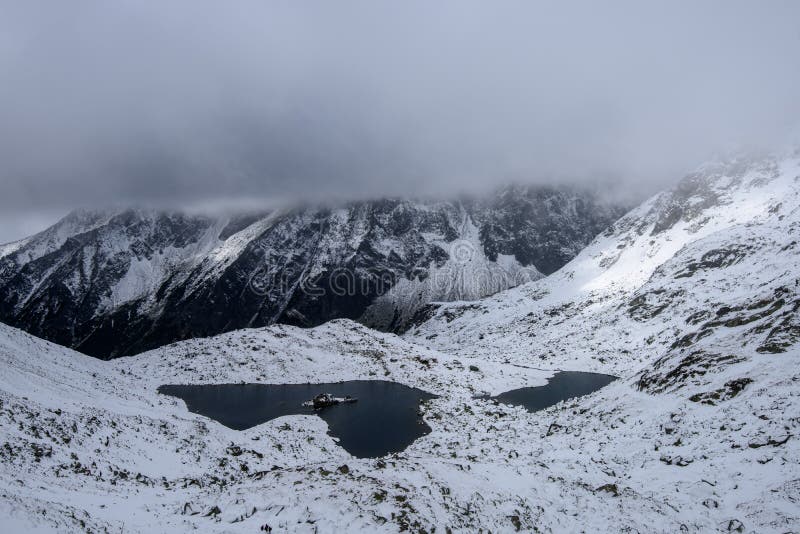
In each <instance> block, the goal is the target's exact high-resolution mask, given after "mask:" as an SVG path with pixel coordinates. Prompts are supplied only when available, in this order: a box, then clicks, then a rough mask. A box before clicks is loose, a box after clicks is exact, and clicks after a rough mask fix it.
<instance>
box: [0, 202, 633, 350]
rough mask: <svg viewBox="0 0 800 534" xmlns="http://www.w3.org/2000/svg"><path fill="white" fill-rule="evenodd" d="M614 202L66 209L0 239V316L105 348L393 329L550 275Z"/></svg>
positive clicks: (67, 341) (608, 217)
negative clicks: (231, 335) (31, 230)
mask: <svg viewBox="0 0 800 534" xmlns="http://www.w3.org/2000/svg"><path fill="white" fill-rule="evenodd" d="M621 211H622V210H621V209H620V208H618V207H616V206H611V205H607V204H604V203H602V202H598V201H597V200H596V199H595V198H594V197H593V196H592V195H590V194H588V193H586V192H581V191H575V190H567V189H552V188H534V187H509V188H505V189H503V190H500V191H498V192H497V194H495V195H492V196H490V197H488V198H481V199H466V200H461V201H453V202H445V201H439V202H433V201H428V202H421V201H408V200H396V199H395V200H377V201H364V202H354V203H351V204H347V205H344V206H337V207H303V208H299V207H295V208H291V209H284V210H273V211H270V212H264V213H247V214H240V215H237V216H233V217H207V216H199V215H187V214H183V213H162V212H156V211H147V210H126V211H120V212H84V211H82V212H75V213H72V214H70V215H69V216H67V217H66V218H65V219H63V220H62V221H60V222H59V223H57V224H56V225H54V226H53V227H51V228H49V229H47V230H45V231H44V232H42V233H40V234H37V235H35V236H32V237H30V238H28V239H25V240H22V241H20V242H17V243H12V244H9V245H5V246H3V247H2V248H0V320H2V321H3V322H5V323H7V324H10V325H12V326H16V327H19V328H22V329H24V330H26V331H28V332H30V333H32V334H34V335H37V336H40V337H43V338H45V339H48V340H51V341H54V342H56V343H59V344H62V345H66V346H69V347H72V348H75V349H77V350H80V351H82V352H85V353H87V354H91V355H95V356H98V357H103V358H106V357H115V356H121V355H127V354H133V353H136V352H140V351H142V350H145V349H149V348H153V347H156V346H160V345H163V344H166V343H170V342H173V341H176V340H181V339H186V338H191V337H198V336H208V335H213V334H217V333H221V332H226V331H229V330H234V329H237V328H243V327H255V326H264V325H268V324H272V323H276V322H279V323H288V324H294V325H299V326H313V325H317V324H320V323H322V322H325V321H327V320H330V319H334V318H350V319H358V320H361V321H362V322H364V323H365V324H368V325H370V326H375V327H378V328H381V329H386V330H403V329H404V328H405V327H406V325H407V323H408V321H409V319H410V318H411V317H412V316H413V315H414V314H415V313H416V311H417V310H418V309H419V308H420V307H421V306H424V305H425V304H427V303H429V302H432V301H440V300H464V299H475V298H480V297H484V296H487V295H490V294H492V293H495V292H497V291H500V290H503V289H507V288H509V287H513V286H516V285H519V284H520V283H524V282H528V281H531V280H534V279H537V278H539V277H541V276H542V275H544V274H549V273H551V272H553V271H554V270H555V269H557V268H558V267H560V266H561V265H563V264H564V263H566V261H568V260H569V259H570V258H572V257H573V256H574V255H575V254H577V253H578V251H580V250H581V248H583V247H584V246H585V245H586V244H587V243H588V242H589V241H590V240H591V239H592V238H593V237H594V236H595V235H596V234H597V233H599V232H600V231H602V230H603V229H604V228H605V227H606V226H607V225H608V224H610V223H611V222H613V221H614V220H615V219H616V218H617V217H618V216H619V215H620V214H621Z"/></svg>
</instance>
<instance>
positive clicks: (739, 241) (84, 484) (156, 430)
mask: <svg viewBox="0 0 800 534" xmlns="http://www.w3.org/2000/svg"><path fill="white" fill-rule="evenodd" d="M476 226H477V224H476ZM798 237H800V152H797V153H793V154H788V155H781V156H775V157H767V158H759V159H752V160H746V159H738V160H734V161H728V162H724V163H719V164H713V165H708V166H706V167H704V168H702V169H700V170H699V171H698V172H697V173H695V174H693V175H691V176H689V177H687V178H686V179H685V180H683V181H682V182H681V183H680V184H679V185H678V186H677V187H676V188H675V189H673V190H671V191H668V192H665V193H662V194H660V195H657V196H656V197H654V198H652V199H650V200H649V201H647V202H645V203H644V204H643V205H642V206H640V207H638V208H636V209H635V210H633V211H632V212H630V213H628V214H627V215H625V216H624V217H623V218H622V219H620V220H619V221H617V222H616V223H615V224H614V225H613V226H612V227H611V228H610V229H608V231H606V232H604V233H603V234H602V235H600V236H598V237H597V238H596V239H595V240H594V241H593V242H592V243H591V244H590V245H589V246H588V247H587V248H586V249H585V250H584V251H582V252H581V253H580V254H579V255H578V256H577V257H576V258H574V259H573V260H572V261H571V262H569V263H568V264H567V265H566V266H565V267H564V268H563V269H561V270H559V271H558V272H556V273H555V274H553V275H551V276H549V277H547V278H543V279H541V280H537V281H532V282H529V283H526V284H524V285H522V286H520V287H517V288H513V289H509V290H506V291H503V292H501V293H498V294H496V295H494V296H490V297H488V298H485V299H482V300H480V301H476V302H469V303H467V302H459V303H450V304H447V303H436V304H434V305H432V306H430V307H428V308H426V309H424V310H422V311H420V312H419V313H417V314H416V317H415V323H414V325H413V326H412V328H411V329H410V330H409V331H408V332H407V333H406V334H404V335H403V336H397V335H394V334H390V333H380V332H377V331H375V330H371V329H369V328H367V327H365V326H363V325H360V324H358V323H354V322H352V321H349V320H335V321H331V322H328V323H325V324H323V325H321V326H318V327H315V328H309V329H300V328H297V327H295V326H290V325H273V326H270V327H266V328H260V329H253V330H239V331H236V332H230V333H227V334H223V335H219V336H215V337H212V338H206V339H194V340H188V341H182V342H179V343H175V344H173V345H169V346H165V347H161V348H158V349H155V350H153V351H150V352H146V353H143V354H139V355H137V356H132V357H127V358H119V359H116V360H113V361H111V362H104V361H99V360H97V359H94V358H89V357H86V356H84V355H82V354H78V353H76V352H73V351H71V350H69V349H65V348H63V347H59V346H56V345H53V344H51V343H49V342H46V341H43V340H40V339H37V338H34V337H32V336H30V335H28V334H25V333H23V332H21V331H19V330H16V329H13V328H10V327H6V326H3V325H0V402H1V403H2V404H0V431H1V432H2V435H0V442H2V443H0V457H2V460H3V461H2V462H0V517H2V518H3V519H0V525H2V526H3V527H6V528H5V530H10V531H12V532H13V531H14V530H15V529H16V530H19V531H26V532H27V531H33V530H35V529H42V530H48V531H49V530H56V529H58V530H62V531H69V530H76V529H81V528H82V529H88V530H92V531H103V530H104V529H105V530H107V531H118V530H125V531H133V532H150V531H154V530H157V531H187V530H196V529H200V530H206V531H215V532H253V531H257V530H258V529H259V528H262V527H263V526H265V525H269V526H270V527H271V528H272V529H273V532H280V531H298V532H342V531H382V532H398V531H412V532H423V531H424V532H433V531H434V529H435V530H436V531H437V532H448V531H452V532H476V531H479V530H480V529H483V531H492V532H508V531H557V532H563V531H573V532H574V531H593V532H596V531H634V532H635V531H639V532H643V531H647V532H652V531H657V532H676V531H681V532H710V531H711V532H713V531H721V532H789V531H792V530H794V529H796V525H797V524H800V441H798V439H797V435H798V432H800V395H798V384H800V344H798V341H800V322H798V320H799V318H798V309H799V308H800V295H798V292H799V291H800V290H799V289H798V279H800V275H799V274H798V273H800V248H799V247H798V244H797V243H798V241H800V240H799V239H798ZM454 255H455V254H454ZM463 272H464V271H462V273H463ZM557 369H567V370H582V371H585V370H593V371H599V372H606V373H614V374H616V375H618V376H620V380H618V381H616V382H614V383H612V384H611V385H609V386H607V387H605V388H604V389H602V390H600V391H598V392H596V393H594V394H591V395H589V396H586V397H582V398H579V399H574V400H571V401H565V402H561V403H560V404H557V405H555V406H553V407H551V408H548V409H546V410H543V411H540V412H535V413H529V412H527V411H525V410H523V409H521V408H515V407H510V406H505V405H497V404H494V403H492V402H491V401H490V400H488V399H486V398H484V397H483V396H482V394H483V393H490V394H496V393H499V392H501V391H506V390H509V389H513V388H517V387H521V386H534V385H540V384H542V383H544V380H545V379H547V378H548V377H549V376H551V375H552V374H553V372H554V371H555V370H557ZM276 377H280V378H276ZM378 378H380V379H387V380H393V381H396V382H400V383H403V384H406V385H409V386H414V387H419V388H422V389H425V390H427V391H430V392H431V393H435V394H437V395H438V398H436V399H434V400H432V401H430V402H428V403H427V404H426V405H425V407H424V418H425V421H426V423H427V424H428V425H429V426H430V427H431V430H432V431H431V433H430V434H428V435H425V436H424V437H422V438H420V439H418V440H417V441H416V442H414V443H413V444H412V445H411V446H410V447H409V448H408V449H406V450H405V451H404V452H402V453H398V454H393V455H390V456H388V457H385V458H380V459H358V458H354V457H352V456H350V455H349V454H347V452H345V451H344V450H343V449H342V448H340V447H338V446H337V445H336V443H335V442H334V441H333V439H332V438H331V437H330V436H328V435H327V434H326V432H325V430H326V429H325V424H324V423H323V422H322V421H321V420H319V419H318V418H316V417H307V416H287V417H282V418H279V419H275V420H272V421H270V422H268V423H264V424H262V425H258V426H256V427H253V428H251V429H249V430H245V431H241V432H238V431H234V430H231V429H228V428H226V427H224V426H222V425H220V424H218V423H216V422H214V421H213V420H210V419H207V418H205V417H202V416H199V415H195V414H192V413H190V412H189V411H188V410H187V409H186V407H185V405H184V404H183V402H181V401H178V400H176V399H174V398H171V397H165V396H161V395H159V394H158V393H157V391H156V389H157V387H158V386H159V385H161V384H163V383H165V382H170V383H238V382H262V383H272V382H286V383H303V382H309V381H311V382H319V381H337V380H350V379H378Z"/></svg>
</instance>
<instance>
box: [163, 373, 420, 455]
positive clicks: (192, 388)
mask: <svg viewBox="0 0 800 534" xmlns="http://www.w3.org/2000/svg"><path fill="white" fill-rule="evenodd" d="M158 392H159V393H162V394H164V395H171V396H173V397H178V398H180V399H182V400H183V401H184V402H185V403H186V406H187V408H188V409H189V411H191V412H193V413H197V414H200V415H204V416H206V417H210V418H211V419H214V420H215V421H218V422H219V423H221V424H223V425H225V426H227V427H229V428H232V429H234V430H245V429H248V428H250V427H253V426H256V425H259V424H261V423H265V422H267V421H269V420H271V419H275V418H276V417H281V416H284V415H317V416H319V417H321V418H322V419H323V420H324V421H325V422H326V423H327V424H328V434H330V435H331V436H333V437H335V438H338V439H339V445H340V446H342V447H343V448H344V449H345V450H346V451H347V452H349V453H350V454H352V455H353V456H356V457H358V458H376V457H379V456H385V455H386V454H389V453H392V452H400V451H402V450H403V449H405V448H406V447H408V446H409V445H411V443H413V442H414V440H416V439H417V438H420V437H422V436H424V435H425V434H427V433H429V432H430V430H431V429H430V427H429V426H428V425H427V424H425V422H424V421H423V420H422V418H421V417H420V416H419V406H420V402H421V401H424V400H427V399H433V398H435V397H436V396H435V395H433V394H431V393H428V392H426V391H423V390H420V389H416V388H412V387H408V386H404V385H403V384H398V383H396V382H388V381H384V380H353V381H349V382H335V383H329V384H211V385H165V386H161V387H159V388H158ZM320 393H330V394H332V395H333V396H334V397H345V396H347V395H349V396H351V397H354V398H357V399H358V401H357V402H354V403H347V404H338V405H336V406H328V407H326V408H321V409H317V410H314V409H313V408H311V407H308V406H303V403H304V402H305V401H308V400H309V399H311V398H313V397H315V396H316V395H318V394H320Z"/></svg>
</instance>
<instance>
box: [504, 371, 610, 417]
mask: <svg viewBox="0 0 800 534" xmlns="http://www.w3.org/2000/svg"><path fill="white" fill-rule="evenodd" d="M616 379H617V377H615V376H611V375H603V374H599V373H582V372H577V371H561V372H558V373H556V374H555V375H553V377H552V378H551V379H550V381H549V382H547V384H546V385H544V386H537V387H528V388H520V389H512V390H511V391H506V392H504V393H501V394H499V395H496V396H494V397H488V398H490V399H493V400H496V401H497V402H500V403H503V404H512V405H515V406H524V407H525V408H526V409H527V410H528V411H530V412H536V411H538V410H543V409H544V408H547V407H549V406H553V405H554V404H558V403H559V402H561V401H563V400H567V399H572V398H574V397H581V396H583V395H588V394H589V393H592V392H595V391H597V390H598V389H600V388H602V387H605V386H607V385H608V384H610V383H611V382H613V381H614V380H616Z"/></svg>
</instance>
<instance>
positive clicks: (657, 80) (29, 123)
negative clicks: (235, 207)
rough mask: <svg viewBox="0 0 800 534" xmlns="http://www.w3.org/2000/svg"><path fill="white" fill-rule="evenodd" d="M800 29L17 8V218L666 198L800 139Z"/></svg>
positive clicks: (6, 46) (6, 189)
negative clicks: (688, 181)
mask: <svg viewBox="0 0 800 534" xmlns="http://www.w3.org/2000/svg"><path fill="white" fill-rule="evenodd" d="M798 20H800V4H798V3H797V2H779V1H774V2H763V3H756V2H736V1H733V2H730V1H726V2H722V1H715V2H711V1H707V2H672V3H669V4H668V3H658V4H657V3H645V2H609V3H599V2H559V3H557V4H556V3H555V2H552V3H544V2H542V3H538V2H514V1H507V2H493V3H489V2H483V3H480V2H469V1H467V2H450V1H444V2H415V1H411V2H394V3H390V2H347V1H344V2H270V1H263V2H256V1H250V0H242V1H239V2H211V1H206V0H199V1H188V0H175V1H171V2H154V1H151V0H145V1H133V0H120V1H115V2H111V1H100V0H97V1H90V0H76V1H74V2H56V1H36V0H33V1H32V0H25V1H15V0H6V1H4V2H2V3H1V4H0V77H1V82H2V83H0V210H3V212H4V213H5V214H6V215H9V214H12V213H14V212H15V211H20V210H25V211H36V210H58V209H69V208H71V207H75V206H86V205H96V204H105V203H125V202H131V203H134V202H135V203H142V202H144V203H159V204H170V203H186V202H202V201H207V200H208V199H213V198H217V197H250V198H253V197H256V198H257V197H265V198H269V197H274V196H281V197H292V196H296V197H304V198H309V197H320V198H328V197H330V196H331V195H336V196H341V197H354V196H375V195H384V194H388V195H398V194H406V195H407V194H413V195H417V194H443V193H450V192H452V191H453V190H459V191H460V190H464V189H466V190H475V189H481V188H486V187H490V186H491V185H493V184H497V183H502V182H507V181H530V182H541V183H562V182H577V183H602V184H608V185H609V187H610V189H611V190H613V191H617V192H619V194H628V195H640V194H645V193H648V192H650V191H652V190H653V189H655V188H657V187H660V186H661V185H663V184H664V183H667V182H669V181H671V180H674V179H675V178H676V177H677V175H679V174H681V173H683V172H685V171H686V170H688V169H691V168H692V167H693V166H695V165H696V164H698V163H700V162H702V161H703V160H705V159H707V158H709V157H711V156H713V155H714V154H715V153H717V152H719V151H724V150H728V149H731V148H734V147H739V146H753V145H755V146H771V145H773V144H775V143H782V142H785V140H786V139H787V138H788V137H789V136H791V135H793V134H794V135H796V132H797V125H798V122H799V119H800V99H798V98H797V92H798V82H800V29H799V28H798V25H797V21H798ZM9 216H10V215H9ZM6 237H8V236H6ZM2 240H3V239H2V236H0V241H2Z"/></svg>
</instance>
